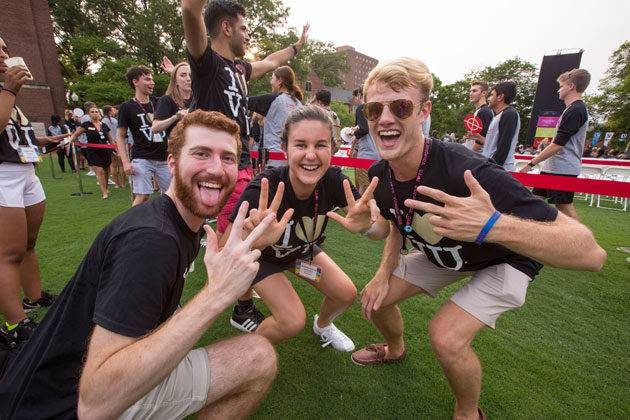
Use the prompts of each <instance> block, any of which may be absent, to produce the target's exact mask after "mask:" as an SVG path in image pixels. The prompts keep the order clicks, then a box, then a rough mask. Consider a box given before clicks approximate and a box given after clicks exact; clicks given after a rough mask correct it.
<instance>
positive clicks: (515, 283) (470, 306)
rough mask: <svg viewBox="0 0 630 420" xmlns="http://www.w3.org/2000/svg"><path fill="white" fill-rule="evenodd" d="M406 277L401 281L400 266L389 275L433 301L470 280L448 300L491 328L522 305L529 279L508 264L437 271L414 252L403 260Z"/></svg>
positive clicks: (436, 268)
mask: <svg viewBox="0 0 630 420" xmlns="http://www.w3.org/2000/svg"><path fill="white" fill-rule="evenodd" d="M404 261H405V263H406V269H407V275H406V276H404V277H403V273H402V270H401V267H400V265H399V266H398V267H396V269H395V270H394V271H393V272H392V275H394V276H396V277H398V278H401V279H403V278H404V280H405V281H407V282H408V283H411V284H413V285H415V286H418V287H421V288H422V289H423V290H424V291H426V292H427V294H428V295H429V296H430V297H435V296H436V295H437V294H438V293H439V292H440V290H442V289H443V288H444V287H446V286H448V285H450V284H453V283H455V282H457V281H459V280H461V279H463V278H466V277H468V276H472V277H471V279H470V280H469V281H468V282H467V283H466V284H465V285H464V286H462V288H461V289H459V290H458V291H457V292H455V294H454V295H453V296H452V297H451V300H452V301H453V302H454V303H455V304H457V306H459V307H460V308H462V309H463V310H465V311H466V312H468V313H469V314H471V315H472V316H474V317H475V318H477V319H478V320H479V321H481V322H483V323H484V324H486V325H487V326H488V327H490V328H494V326H495V322H496V320H497V318H498V317H499V315H501V314H502V313H504V312H507V311H509V310H510V309H513V308H519V307H521V306H523V304H524V303H525V295H526V294H527V287H528V286H529V282H530V281H531V278H530V277H529V276H527V275H526V274H525V273H523V272H522V271H519V270H517V269H516V268H514V267H512V266H511V265H509V264H497V265H493V266H490V267H486V268H484V269H483V270H479V271H467V272H461V271H452V270H448V269H446V268H442V267H438V266H436V265H435V264H433V263H432V262H431V261H429V259H428V258H427V257H426V256H425V255H424V254H423V253H422V252H419V251H417V250H413V251H411V252H409V254H407V255H405V256H404Z"/></svg>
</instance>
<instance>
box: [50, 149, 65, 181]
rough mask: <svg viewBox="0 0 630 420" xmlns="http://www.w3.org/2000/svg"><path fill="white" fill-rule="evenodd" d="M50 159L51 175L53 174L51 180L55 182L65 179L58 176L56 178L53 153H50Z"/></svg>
mask: <svg viewBox="0 0 630 420" xmlns="http://www.w3.org/2000/svg"><path fill="white" fill-rule="evenodd" d="M48 157H50V173H51V174H52V175H51V178H50V179H52V180H53V181H56V180H58V179H63V178H58V177H57V176H55V162H54V161H53V157H52V152H51V153H48Z"/></svg>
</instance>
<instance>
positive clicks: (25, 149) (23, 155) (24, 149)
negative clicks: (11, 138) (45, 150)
mask: <svg viewBox="0 0 630 420" xmlns="http://www.w3.org/2000/svg"><path fill="white" fill-rule="evenodd" d="M18 155H20V160H21V161H22V162H24V163H27V162H28V163H37V162H41V161H42V156H41V155H40V154H39V148H38V147H37V146H20V147H18Z"/></svg>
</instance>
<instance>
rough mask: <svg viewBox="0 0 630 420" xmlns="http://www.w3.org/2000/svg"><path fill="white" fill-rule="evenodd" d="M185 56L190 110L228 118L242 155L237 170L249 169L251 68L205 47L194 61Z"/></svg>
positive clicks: (242, 62)
mask: <svg viewBox="0 0 630 420" xmlns="http://www.w3.org/2000/svg"><path fill="white" fill-rule="evenodd" d="M186 53H187V54H188V62H189V63H190V74H191V77H192V91H193V101H192V104H191V105H190V110H191V111H194V110H196V109H203V110H204V111H218V112H221V113H222V114H224V115H226V116H227V117H229V118H232V119H233V120H235V121H236V122H237V123H238V126H239V127H240V129H241V134H240V135H241V143H242V147H243V149H242V152H241V159H240V162H239V165H238V169H239V170H241V169H246V168H248V167H250V166H251V161H250V158H249V126H248V123H247V81H248V80H249V78H250V77H251V74H252V65H251V64H249V63H248V62H246V61H241V60H235V61H230V60H228V59H227V58H224V57H221V56H220V55H219V54H217V53H216V52H215V51H214V50H213V49H212V48H211V47H210V45H208V47H207V48H206V51H205V52H204V53H203V55H202V56H201V57H199V59H198V60H195V59H193V58H192V57H191V56H190V53H189V52H186Z"/></svg>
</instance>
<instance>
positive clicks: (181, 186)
mask: <svg viewBox="0 0 630 420" xmlns="http://www.w3.org/2000/svg"><path fill="white" fill-rule="evenodd" d="M178 169H179V168H178V164H175V174H174V177H173V181H172V182H175V185H174V186H175V196H176V197H177V199H178V200H179V201H180V202H181V203H182V205H183V206H184V207H185V208H186V209H187V210H188V211H190V212H191V213H192V214H193V215H195V216H197V217H202V218H204V219H206V218H210V217H216V216H217V215H218V214H219V212H220V211H221V209H223V207H224V206H225V203H226V202H227V201H228V199H229V198H230V195H232V191H234V188H235V187H236V184H234V185H228V184H227V180H226V179H225V178H220V179H216V178H212V177H195V178H193V179H192V180H191V181H190V183H186V182H184V180H183V179H182V178H181V176H180V175H179V174H180V171H179V170H178ZM200 182H210V183H213V184H219V185H221V186H222V189H221V191H220V193H219V194H221V196H220V197H219V201H218V202H217V204H216V205H214V206H212V207H206V206H205V205H203V203H202V202H201V200H198V199H196V198H195V192H194V190H193V189H194V188H200V187H199V183H200Z"/></svg>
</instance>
